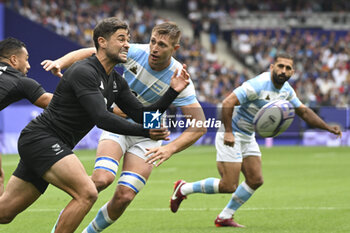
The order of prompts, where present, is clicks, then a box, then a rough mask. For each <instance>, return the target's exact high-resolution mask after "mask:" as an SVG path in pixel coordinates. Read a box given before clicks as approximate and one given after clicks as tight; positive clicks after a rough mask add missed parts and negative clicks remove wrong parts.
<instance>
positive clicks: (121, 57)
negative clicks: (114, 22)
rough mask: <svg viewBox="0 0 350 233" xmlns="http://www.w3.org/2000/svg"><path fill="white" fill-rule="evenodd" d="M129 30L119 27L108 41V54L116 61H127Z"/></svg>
mask: <svg viewBox="0 0 350 233" xmlns="http://www.w3.org/2000/svg"><path fill="white" fill-rule="evenodd" d="M129 40H130V36H129V31H128V30H125V29H118V30H117V31H116V32H115V33H114V34H113V35H111V37H110V38H109V40H108V41H107V47H106V56H107V57H108V58H109V59H111V60H112V61H113V62H115V63H125V62H126V60H127V56H128V50H129V47H130V45H129Z"/></svg>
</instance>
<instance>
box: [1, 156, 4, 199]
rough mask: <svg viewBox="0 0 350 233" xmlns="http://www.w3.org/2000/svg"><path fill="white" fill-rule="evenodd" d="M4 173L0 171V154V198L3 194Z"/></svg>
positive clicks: (2, 170)
mask: <svg viewBox="0 0 350 233" xmlns="http://www.w3.org/2000/svg"><path fill="white" fill-rule="evenodd" d="M4 182H5V172H4V169H2V163H1V154H0V196H1V195H2V194H3V193H4Z"/></svg>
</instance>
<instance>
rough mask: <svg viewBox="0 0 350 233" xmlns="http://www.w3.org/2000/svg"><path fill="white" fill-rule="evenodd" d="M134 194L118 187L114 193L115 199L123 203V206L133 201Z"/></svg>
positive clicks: (125, 188)
mask: <svg viewBox="0 0 350 233" xmlns="http://www.w3.org/2000/svg"><path fill="white" fill-rule="evenodd" d="M135 196H136V193H135V192H134V191H133V190H132V189H130V188H128V187H125V186H123V187H119V188H118V191H117V193H116V199H117V200H118V201H119V202H121V203H123V205H129V204H130V203H131V202H132V200H134V198H135Z"/></svg>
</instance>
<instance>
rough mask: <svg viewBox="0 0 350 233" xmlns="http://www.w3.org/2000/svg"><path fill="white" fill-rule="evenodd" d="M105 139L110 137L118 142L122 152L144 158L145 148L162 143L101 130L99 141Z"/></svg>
mask: <svg viewBox="0 0 350 233" xmlns="http://www.w3.org/2000/svg"><path fill="white" fill-rule="evenodd" d="M106 139H110V140H113V141H115V142H116V143H118V144H119V145H120V147H121V148H122V150H123V154H125V152H129V153H132V154H134V155H137V156H138V157H140V158H142V159H145V160H146V157H145V156H144V155H145V154H146V152H147V150H146V148H153V147H159V146H161V145H162V140H159V141H155V140H152V139H150V138H145V137H140V136H128V135H121V134H115V133H111V132H108V131H105V130H103V131H102V134H101V137H100V141H102V140H106Z"/></svg>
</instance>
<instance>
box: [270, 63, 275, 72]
mask: <svg viewBox="0 0 350 233" xmlns="http://www.w3.org/2000/svg"><path fill="white" fill-rule="evenodd" d="M273 66H274V64H270V71H271V72H272V71H273Z"/></svg>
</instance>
